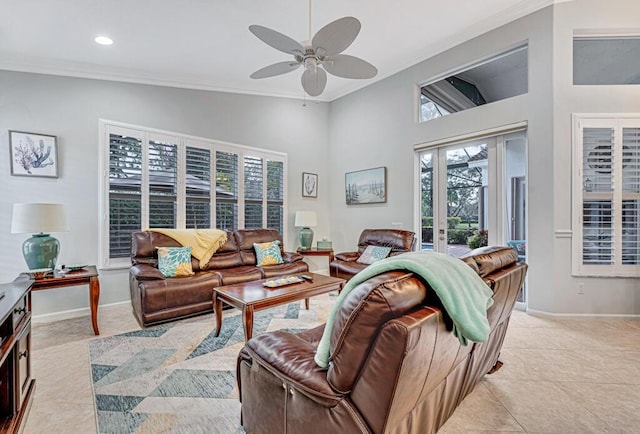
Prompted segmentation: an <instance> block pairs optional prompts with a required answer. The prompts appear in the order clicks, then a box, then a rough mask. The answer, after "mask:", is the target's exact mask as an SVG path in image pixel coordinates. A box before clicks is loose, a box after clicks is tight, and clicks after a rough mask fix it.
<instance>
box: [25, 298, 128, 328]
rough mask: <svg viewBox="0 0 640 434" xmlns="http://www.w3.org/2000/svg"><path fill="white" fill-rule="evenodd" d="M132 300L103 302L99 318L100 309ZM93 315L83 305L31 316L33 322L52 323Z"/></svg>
mask: <svg viewBox="0 0 640 434" xmlns="http://www.w3.org/2000/svg"><path fill="white" fill-rule="evenodd" d="M129 303H130V301H129V300H127V301H119V302H117V303H109V304H101V305H100V306H99V307H98V319H99V318H100V311H102V310H105V309H107V310H108V309H109V308H111V307H114V306H119V305H122V304H129ZM89 315H91V311H90V310H89V308H88V307H82V308H80V309H71V310H63V311H61V312H52V313H44V314H42V315H34V316H32V317H31V322H32V323H33V324H42V323H50V322H54V321H62V320H65V319H71V318H78V317H81V316H89Z"/></svg>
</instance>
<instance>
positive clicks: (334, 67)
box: [322, 54, 378, 78]
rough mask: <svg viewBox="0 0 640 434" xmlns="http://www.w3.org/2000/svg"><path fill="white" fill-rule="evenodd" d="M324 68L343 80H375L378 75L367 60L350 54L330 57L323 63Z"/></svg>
mask: <svg viewBox="0 0 640 434" xmlns="http://www.w3.org/2000/svg"><path fill="white" fill-rule="evenodd" d="M322 66H323V67H324V69H326V70H327V72H328V73H329V74H333V75H336V76H338V77H343V78H373V77H375V76H376V74H377V73H378V70H377V69H376V67H375V66H373V65H372V64H370V63H369V62H367V61H366V60H362V59H361V58H359V57H355V56H349V55H348V54H338V55H337V56H332V57H328V58H326V59H324V60H323V61H322Z"/></svg>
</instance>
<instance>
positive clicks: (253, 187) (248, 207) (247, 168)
mask: <svg viewBox="0 0 640 434" xmlns="http://www.w3.org/2000/svg"><path fill="white" fill-rule="evenodd" d="M262 170H263V164H262V158H258V157H250V156H247V157H244V227H245V228H246V229H257V228H262V227H264V224H263V221H262V205H263V204H262V198H263V195H262V182H263V178H264V176H263V173H262Z"/></svg>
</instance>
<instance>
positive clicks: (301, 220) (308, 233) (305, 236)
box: [295, 211, 318, 250]
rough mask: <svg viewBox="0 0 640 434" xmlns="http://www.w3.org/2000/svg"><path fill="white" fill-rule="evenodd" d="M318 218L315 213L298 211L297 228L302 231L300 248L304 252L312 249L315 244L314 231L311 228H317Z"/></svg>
mask: <svg viewBox="0 0 640 434" xmlns="http://www.w3.org/2000/svg"><path fill="white" fill-rule="evenodd" d="M317 225H318V218H317V217H316V212H315V211H296V222H295V226H296V227H302V229H300V235H299V236H300V248H301V249H303V250H309V249H311V243H312V242H313V231H312V230H311V228H310V227H309V226H317Z"/></svg>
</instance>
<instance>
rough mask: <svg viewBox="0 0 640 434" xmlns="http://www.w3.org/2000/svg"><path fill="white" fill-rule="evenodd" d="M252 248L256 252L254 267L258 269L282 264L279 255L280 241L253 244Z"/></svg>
mask: <svg viewBox="0 0 640 434" xmlns="http://www.w3.org/2000/svg"><path fill="white" fill-rule="evenodd" d="M253 248H254V249H255V251H256V265H257V266H258V267H262V266H263V265H276V264H282V263H283V262H284V260H283V259H282V255H281V254H280V241H278V240H275V241H270V242H268V243H253Z"/></svg>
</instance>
